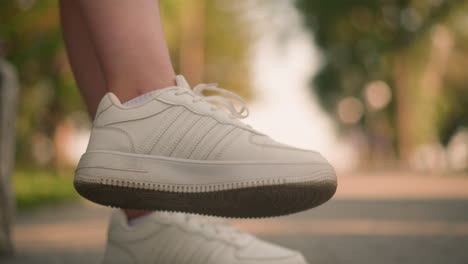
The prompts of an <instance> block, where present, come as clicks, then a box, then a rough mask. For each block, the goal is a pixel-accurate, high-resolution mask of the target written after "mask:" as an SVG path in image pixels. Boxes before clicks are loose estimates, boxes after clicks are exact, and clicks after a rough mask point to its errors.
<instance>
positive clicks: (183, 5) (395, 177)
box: [0, 0, 468, 263]
mask: <svg viewBox="0 0 468 264" xmlns="http://www.w3.org/2000/svg"><path fill="white" fill-rule="evenodd" d="M160 5H161V10H162V11H161V13H162V16H163V20H164V27H165V32H166V35H167V39H168V43H169V49H170V52H171V57H172V60H173V64H174V67H175V68H176V72H180V73H182V74H184V75H185V76H186V77H187V78H188V80H189V82H190V83H191V84H192V85H195V84H197V83H211V82H217V83H219V86H220V87H223V88H225V89H229V90H232V91H234V92H236V93H239V94H240V95H241V96H243V97H244V98H246V99H247V100H248V102H249V105H250V113H251V115H250V116H249V117H248V118H247V120H246V122H247V123H249V124H251V125H252V126H253V127H255V128H257V129H258V130H260V131H263V132H266V133H267V134H269V135H271V136H272V137H273V138H275V139H277V140H279V141H282V142H284V143H289V144H292V145H295V146H298V147H303V148H311V149H314V150H318V151H320V152H321V153H323V154H324V156H325V157H326V158H327V159H329V160H330V162H331V163H332V164H333V165H334V166H335V167H336V168H337V170H338V176H339V178H340V179H344V184H342V185H340V187H339V190H338V199H345V200H346V199H355V198H356V197H358V198H359V199H368V200H373V199H385V198H389V197H390V198H392V199H399V200H405V199H408V198H410V199H430V200H434V199H442V200H450V199H459V200H462V201H463V202H464V205H466V200H467V199H468V185H467V179H468V176H467V174H468V74H467V72H466V71H467V69H468V2H467V1H450V0H428V1H416V0H413V1H411V0H407V1H391V0H365V1H363V0H361V1H358V0H349V1H340V0H326V1H323V0H297V1H292V0H291V1H290V0H255V1H247V0H243V1H227V0H197V1H189V0H170V1H169V0H161V1H160ZM0 59H2V60H6V61H7V62H9V63H10V64H11V65H13V66H14V68H15V69H16V71H17V72H18V77H19V83H20V101H19V108H18V115H17V123H16V131H17V133H16V137H17V139H16V167H15V172H14V175H13V183H14V191H15V193H16V204H17V207H18V208H19V212H20V214H28V213H29V212H30V211H31V210H39V211H40V210H41V209H40V208H45V207H47V208H49V209H48V210H50V206H52V207H53V206H62V207H63V204H64V203H62V202H63V201H69V200H70V201H71V203H76V202H77V201H75V200H77V199H78V195H77V194H76V193H75V191H74V190H73V187H72V184H71V182H72V177H73V169H74V166H75V164H76V163H77V161H78V159H79V157H80V155H81V154H82V153H83V152H84V150H85V148H86V144H87V140H88V137H89V129H90V126H91V124H90V121H89V118H88V115H87V113H86V112H85V108H84V105H83V102H82V100H81V98H80V94H79V91H78V89H77V87H76V84H75V82H74V79H73V75H72V72H71V70H70V67H69V65H68V62H67V57H66V53H65V50H64V45H63V42H62V37H61V32H60V24H59V16H58V9H57V1H52V0H41V1H34V0H15V1H14V0H10V1H3V2H2V3H1V5H0ZM155 74H157V72H155ZM353 179H354V180H353ZM379 179H380V180H379ZM426 180H427V181H426ZM380 181H381V182H380ZM372 184H375V185H377V186H378V187H377V188H366V187H363V186H371V185H372ZM425 184H429V185H430V186H429V185H427V187H426V185H425ZM431 184H432V185H431ZM382 185H385V186H387V187H388V188H382ZM409 186H413V187H414V188H416V190H415V189H412V188H413V187H411V188H410V187H409ZM437 186H440V188H439V187H437ZM405 188H406V189H405ZM418 188H419V189H418ZM395 197H396V198H395ZM59 203H61V204H59ZM65 204H66V203H65ZM356 206H357V207H359V206H360V204H359V203H358V204H357V205H356ZM415 206H416V205H415ZM62 207H60V208H62ZM83 210H85V209H83ZM92 210H96V209H95V208H93V209H92ZM325 210H329V211H330V212H335V211H333V210H334V209H333V208H332V209H325ZM336 210H338V209H336ZM464 210H465V211H468V208H464ZM52 211H53V210H52ZM327 212H328V211H327ZM332 214H333V213H332ZM397 214H398V213H397ZM402 214H404V213H402ZM355 218H357V219H358V218H359V217H355ZM465 218H466V219H465ZM462 220H464V221H465V222H462V223H463V226H462V228H460V229H459V230H461V231H460V232H461V233H460V234H463V236H464V238H466V236H467V235H468V231H467V230H468V225H467V224H466V223H468V222H467V221H468V217H467V216H466V214H465V215H463V219H462ZM20 222H21V221H20ZM335 224H336V223H335ZM422 224H424V223H422ZM241 225H242V224H241ZM287 226H288V225H285V226H283V227H281V226H280V227H278V228H279V229H280V230H281V228H286V227H287ZM415 226H416V227H417V226H418V225H417V224H415ZM360 227H362V226H359V225H358V227H356V228H354V229H353V225H352V224H351V225H350V228H349V230H351V231H352V230H355V231H356V230H359V228H360ZM410 227H411V226H410ZM246 228H247V229H248V230H249V231H252V232H255V230H257V231H258V230H262V229H261V228H260V227H258V226H255V225H248V226H247V227H246ZM330 228H332V229H333V226H332V227H330ZM429 228H430V227H429ZM448 228H451V227H448ZM325 229H326V228H325ZM390 229H391V228H390ZM397 229H398V228H397ZM416 229H417V228H416ZM435 229H437V228H435ZM38 230H39V231H40V230H41V229H40V228H39V229H38ZM51 230H53V229H51ZM349 230H348V231H349ZM369 230H370V229H369ZM398 230H400V229H398ZM440 230H441V233H443V232H444V230H445V229H444V228H441V229H440ZM299 231H300V230H299ZM299 231H298V232H299ZM400 231H401V230H400ZM24 232H25V231H24ZM343 232H345V233H346V231H343ZM356 232H358V231H356ZM363 232H364V231H363ZM366 232H367V231H366ZM369 232H370V231H369ZM401 232H403V233H405V232H404V231H401ZM408 232H409V231H408ZM267 233H268V232H267ZM312 233H313V232H312ZM358 233H359V232H358ZM364 233H365V232H364ZM397 233H398V232H397ZM409 233H411V232H409ZM20 234H23V233H21V231H20ZM455 234H456V235H460V234H458V233H455ZM460 236H461V235H460ZM19 237H20V238H19V241H20V242H21V241H23V242H24V241H26V242H24V243H27V241H29V240H28V238H29V237H28V236H27V235H25V233H24V234H23V236H21V235H20V236H19ZM21 239H23V240H21ZM53 241H55V240H53V239H52V242H53ZM463 241H466V240H463ZM31 243H32V242H31ZM298 243H299V242H298ZM304 243H305V242H304ZM304 243H302V244H304ZM465 245H466V246H468V244H465ZM303 249H306V247H305V246H303ZM454 263H455V262H454Z"/></svg>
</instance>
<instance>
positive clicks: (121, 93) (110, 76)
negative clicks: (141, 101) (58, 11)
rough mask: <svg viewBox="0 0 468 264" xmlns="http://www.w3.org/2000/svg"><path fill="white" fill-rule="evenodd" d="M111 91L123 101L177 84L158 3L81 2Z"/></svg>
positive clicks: (146, 0)
mask: <svg viewBox="0 0 468 264" xmlns="http://www.w3.org/2000/svg"><path fill="white" fill-rule="evenodd" d="M77 2H78V3H79V5H80V6H81V11H82V14H83V18H84V20H85V23H86V25H87V28H88V30H89V33H90V36H91V41H92V42H93V43H94V47H95V48H96V51H97V52H96V54H97V57H98V59H99V61H100V62H101V66H102V70H103V73H104V77H105V79H106V82H107V85H108V86H107V87H108V89H109V90H110V91H111V92H113V93H115V94H116V95H117V97H119V99H120V100H121V101H127V100H129V99H132V98H134V97H136V96H138V95H140V94H143V93H146V92H149V91H152V90H155V89H159V88H164V87H167V86H170V85H173V84H174V82H175V79H174V78H175V73H174V69H173V67H172V63H171V60H170V57H169V52H168V48H167V44H166V39H165V36H164V32H163V27H162V22H161V18H160V14H159V6H158V2H157V1H155V0H132V1H128V0H99V1H96V0H78V1H77Z"/></svg>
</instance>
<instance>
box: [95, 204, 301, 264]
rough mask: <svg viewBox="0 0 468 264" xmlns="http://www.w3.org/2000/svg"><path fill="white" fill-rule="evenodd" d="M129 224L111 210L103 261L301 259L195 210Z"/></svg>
mask: <svg viewBox="0 0 468 264" xmlns="http://www.w3.org/2000/svg"><path fill="white" fill-rule="evenodd" d="M144 217H145V218H146V217H147V218H148V219H144V221H142V222H140V223H138V224H136V225H135V226H129V225H128V224H127V219H126V216H125V215H124V214H123V213H122V212H121V211H120V210H114V212H113V214H112V217H111V221H110V225H109V231H108V241H107V246H106V250H105V254H104V261H103V262H104V263H105V264H107V263H109V264H111V263H112V264H118V263H125V264H137V263H138V264H146V263H164V264H171V263H174V264H221V263H222V264H306V263H307V262H306V261H305V259H304V257H303V256H302V255H301V254H300V253H299V252H296V251H292V250H289V249H286V248H283V247H280V246H277V245H273V244H270V243H267V242H265V241H262V240H260V239H258V238H255V237H254V236H252V235H249V234H246V233H243V232H240V231H239V230H237V229H236V228H234V227H232V226H230V225H229V224H228V223H225V222H221V221H220V220H219V219H212V218H208V217H203V216H197V215H188V214H182V213H168V212H155V213H152V214H151V215H148V216H144Z"/></svg>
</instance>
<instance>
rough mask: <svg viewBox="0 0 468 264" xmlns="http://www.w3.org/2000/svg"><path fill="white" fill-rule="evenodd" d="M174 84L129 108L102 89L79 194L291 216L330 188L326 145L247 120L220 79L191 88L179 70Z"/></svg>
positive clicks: (132, 205)
mask: <svg viewBox="0 0 468 264" xmlns="http://www.w3.org/2000/svg"><path fill="white" fill-rule="evenodd" d="M176 82H177V85H176V86H173V87H167V88H164V89H160V90H156V91H154V92H152V93H150V94H147V95H146V96H145V97H146V98H143V99H142V100H139V101H141V102H139V103H138V104H136V105H131V106H127V105H124V104H122V103H121V102H120V101H119V99H118V98H117V97H116V96H115V95H114V94H112V93H108V94H106V95H105V96H104V98H103V99H102V101H101V103H100V104H99V107H98V111H97V114H96V117H95V121H94V124H93V128H92V131H91V138H90V141H89V145H88V149H87V151H86V153H85V154H84V155H83V156H82V157H81V160H80V162H79V164H78V167H77V169H76V176H75V180H74V184H75V188H76V189H77V191H78V192H79V193H80V194H81V195H82V196H84V197H85V198H87V199H89V200H91V201H94V202H96V203H99V204H103V205H110V206H114V207H120V208H128V209H145V210H163V211H181V212H188V213H198V214H207V215H216V216H227V217H268V216H278V215H285V214H290V213H295V212H298V211H302V210H305V209H309V208H312V207H315V206H318V205H320V204H322V203H324V202H325V201H327V200H329V199H330V198H331V197H332V196H333V194H334V193H335V190H336V176H335V171H334V169H333V167H332V166H330V164H329V163H328V162H327V161H326V160H325V159H324V158H323V157H322V156H321V155H320V154H319V153H317V152H315V151H310V150H303V149H298V148H295V147H291V146H287V145H284V144H281V143H278V142H276V141H274V140H272V139H271V138H270V137H268V136H266V135H264V134H262V133H260V132H258V131H256V130H255V129H253V128H251V127H250V126H248V125H246V124H244V123H242V122H241V121H240V120H239V118H243V117H245V116H246V115H247V112H248V111H247V108H246V107H245V103H244V102H243V101H242V99H241V98H240V97H239V96H237V95H236V94H233V93H232V92H229V91H226V90H224V89H221V88H218V87H216V85H213V84H200V85H197V86H196V87H195V88H194V89H191V88H190V87H189V85H188V84H187V82H186V81H185V79H184V78H183V77H182V76H177V77H176ZM204 91H212V92H217V93H218V94H222V95H225V97H223V96H220V95H210V96H205V95H203V92H204ZM236 106H241V107H240V109H238V108H236ZM285 111H287V109H285ZM291 118H294V116H291ZM311 136H313V135H311Z"/></svg>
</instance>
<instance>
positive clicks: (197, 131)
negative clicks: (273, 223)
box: [88, 76, 326, 163]
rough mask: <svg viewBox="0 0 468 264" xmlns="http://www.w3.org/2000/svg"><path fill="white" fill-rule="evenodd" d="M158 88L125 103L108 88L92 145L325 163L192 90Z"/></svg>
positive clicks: (206, 157)
mask: <svg viewBox="0 0 468 264" xmlns="http://www.w3.org/2000/svg"><path fill="white" fill-rule="evenodd" d="M177 80H178V86H173V87H167V88H164V89H161V90H157V91H155V92H154V93H153V95H152V97H151V98H149V99H148V100H147V101H146V102H144V103H142V104H139V105H137V106H130V107H128V106H124V105H122V104H121V103H120V102H119V100H118V99H117V97H116V96H115V95H114V94H112V93H108V94H106V95H105V96H104V98H103V99H102V101H101V103H100V105H99V108H98V111H97V114H96V118H95V121H94V126H93V130H92V133H91V139H90V143H89V146H88V150H109V151H119V152H127V153H136V154H149V155H157V156H165V157H174V158H181V159H193V160H223V161H225V160H227V161H245V160H249V161H281V162H289V161H291V162H298V161H299V162H318V163H326V161H325V160H324V159H323V158H322V157H321V156H320V154H318V153H316V152H314V151H307V150H302V149H298V148H294V147H290V146H287V145H284V144H280V143H278V142H275V141H274V140H272V139H271V138H269V137H268V136H266V135H264V134H262V133H260V132H258V131H256V130H254V129H252V128H251V127H250V126H248V125H245V124H244V123H242V122H241V121H240V120H239V119H237V118H234V117H233V116H231V115H229V114H228V113H226V112H225V111H223V109H221V108H219V107H217V106H215V105H213V104H212V103H209V102H207V101H206V100H203V97H200V96H199V95H196V94H194V93H193V92H192V90H191V89H190V87H189V86H188V84H187V83H186V82H185V80H184V79H183V77H181V76H178V79H177Z"/></svg>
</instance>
